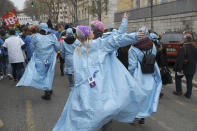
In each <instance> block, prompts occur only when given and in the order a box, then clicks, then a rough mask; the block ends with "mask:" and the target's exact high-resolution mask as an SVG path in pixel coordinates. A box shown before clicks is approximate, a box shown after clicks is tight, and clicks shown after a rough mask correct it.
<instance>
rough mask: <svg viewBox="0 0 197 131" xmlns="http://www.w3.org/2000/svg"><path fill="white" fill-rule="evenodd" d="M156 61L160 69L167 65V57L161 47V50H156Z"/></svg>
mask: <svg viewBox="0 0 197 131" xmlns="http://www.w3.org/2000/svg"><path fill="white" fill-rule="evenodd" d="M156 61H157V64H158V66H159V67H160V68H161V67H165V66H167V65H168V57H167V51H166V47H165V46H162V48H161V50H157V55H156Z"/></svg>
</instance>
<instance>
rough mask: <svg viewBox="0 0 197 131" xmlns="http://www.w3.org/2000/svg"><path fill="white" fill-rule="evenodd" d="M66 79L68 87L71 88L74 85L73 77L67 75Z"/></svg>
mask: <svg viewBox="0 0 197 131" xmlns="http://www.w3.org/2000/svg"><path fill="white" fill-rule="evenodd" d="M67 77H68V82H69V87H73V85H74V82H73V75H72V74H67Z"/></svg>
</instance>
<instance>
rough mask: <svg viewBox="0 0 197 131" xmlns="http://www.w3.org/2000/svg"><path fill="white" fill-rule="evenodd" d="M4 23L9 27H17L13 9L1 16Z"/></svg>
mask: <svg viewBox="0 0 197 131" xmlns="http://www.w3.org/2000/svg"><path fill="white" fill-rule="evenodd" d="M2 19H3V21H4V23H5V24H6V25H7V26H8V27H9V26H10V25H15V26H16V25H19V22H18V18H17V15H16V11H15V10H14V9H13V10H11V11H10V12H8V13H7V14H5V15H4V16H2Z"/></svg>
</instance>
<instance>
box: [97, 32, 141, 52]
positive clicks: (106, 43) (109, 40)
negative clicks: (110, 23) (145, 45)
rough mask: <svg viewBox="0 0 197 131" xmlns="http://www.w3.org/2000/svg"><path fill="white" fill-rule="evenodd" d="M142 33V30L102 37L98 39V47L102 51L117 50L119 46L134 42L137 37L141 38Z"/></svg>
mask: <svg viewBox="0 0 197 131" xmlns="http://www.w3.org/2000/svg"><path fill="white" fill-rule="evenodd" d="M143 35H144V33H143V32H140V33H137V32H136V33H130V34H126V33H125V34H112V35H110V36H109V37H106V38H104V39H99V40H100V43H101V44H100V48H102V49H103V50H104V51H107V52H111V51H114V50H117V49H118V48H119V47H124V46H127V45H130V44H134V43H136V42H137V41H138V39H141V38H142V36H143Z"/></svg>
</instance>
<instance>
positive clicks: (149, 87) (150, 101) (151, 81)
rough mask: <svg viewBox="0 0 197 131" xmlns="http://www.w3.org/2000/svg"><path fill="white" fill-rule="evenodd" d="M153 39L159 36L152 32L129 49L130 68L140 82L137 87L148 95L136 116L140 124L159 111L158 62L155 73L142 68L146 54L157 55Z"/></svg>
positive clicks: (159, 85)
mask: <svg viewBox="0 0 197 131" xmlns="http://www.w3.org/2000/svg"><path fill="white" fill-rule="evenodd" d="M153 39H157V36H156V35H155V34H153V33H151V34H150V35H149V39H147V40H146V41H143V42H141V41H140V42H138V43H135V44H134V45H132V46H131V47H130V49H129V56H128V61H129V66H128V70H129V72H130V74H131V75H132V76H133V78H134V79H135V81H136V83H137V84H138V87H137V88H140V89H142V90H143V91H144V93H146V95H147V98H146V100H145V101H144V103H143V105H142V109H141V111H140V113H138V115H137V116H136V118H140V120H139V124H144V123H145V119H144V118H146V117H149V116H151V115H152V113H154V112H156V111H157V106H158V102H159V95H160V92H161V87H162V80H161V76H160V70H159V67H158V65H157V63H156V62H155V64H154V72H153V73H150V74H143V73H142V70H141V63H142V59H143V57H144V54H146V53H149V52H151V53H152V54H154V55H155V56H156V47H155V45H154V44H153V42H152V41H151V40H153Z"/></svg>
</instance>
